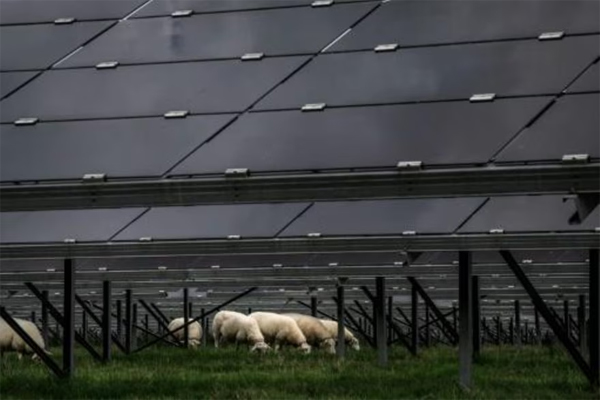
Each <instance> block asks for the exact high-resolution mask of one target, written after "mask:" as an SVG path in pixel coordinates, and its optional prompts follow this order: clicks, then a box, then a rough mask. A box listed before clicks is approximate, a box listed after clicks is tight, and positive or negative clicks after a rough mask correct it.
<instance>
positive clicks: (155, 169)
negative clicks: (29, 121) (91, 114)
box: [0, 115, 232, 181]
mask: <svg viewBox="0 0 600 400" xmlns="http://www.w3.org/2000/svg"><path fill="white" fill-rule="evenodd" d="M231 118H232V117H231V116H227V115H213V116H198V117H188V118H185V119H164V118H162V117H159V118H135V119H118V120H97V121H76V122H49V123H39V124H37V125H34V126H12V125H11V126H4V127H3V128H2V131H1V134H0V135H1V136H0V141H1V142H2V146H0V157H2V169H1V170H0V179H1V180H2V181H22V180H34V179H79V178H81V177H82V176H83V175H84V174H87V173H104V174H106V175H107V177H109V178H111V177H131V176H160V175H162V174H164V173H165V172H166V171H167V170H168V169H169V168H170V167H172V166H173V165H175V163H177V162H178V161H179V160H180V159H182V158H183V157H184V156H185V155H187V154H188V152H189V151H191V149H194V148H195V147H197V146H199V145H200V144H202V142H204V141H205V140H206V139H208V138H209V137H210V136H212V135H213V134H215V133H216V132H217V131H218V130H219V129H220V128H221V127H222V126H224V125H225V124H226V123H227V122H228V121H230V120H231Z"/></svg>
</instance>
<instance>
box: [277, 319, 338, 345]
mask: <svg viewBox="0 0 600 400" xmlns="http://www.w3.org/2000/svg"><path fill="white" fill-rule="evenodd" d="M283 315H285V316H288V317H290V318H292V319H293V320H294V321H296V323H297V324H298V327H299V328H300V330H301V331H302V333H303V334H304V336H305V337H306V340H307V342H308V344H310V345H311V346H313V347H318V348H320V349H324V350H325V351H326V352H328V353H330V354H335V339H334V337H333V335H332V334H331V333H330V332H329V330H328V329H327V328H325V325H323V323H321V321H320V320H319V319H318V318H315V317H312V316H310V315H304V314H293V313H290V314H283Z"/></svg>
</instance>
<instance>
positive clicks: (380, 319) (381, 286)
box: [338, 276, 388, 366]
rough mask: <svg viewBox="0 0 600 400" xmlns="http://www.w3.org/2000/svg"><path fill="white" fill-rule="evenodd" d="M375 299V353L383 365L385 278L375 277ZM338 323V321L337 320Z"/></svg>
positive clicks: (386, 356)
mask: <svg viewBox="0 0 600 400" xmlns="http://www.w3.org/2000/svg"><path fill="white" fill-rule="evenodd" d="M375 292H376V293H375V299H376V302H375V304H373V306H374V309H375V315H376V319H375V325H376V326H377V329H376V332H377V338H376V343H377V354H378V357H377V359H378V362H379V365H381V366H384V365H386V364H387V361H388V354H387V340H386V328H385V327H386V321H385V278H384V277H380V276H378V277H376V278H375ZM338 323H339V321H338Z"/></svg>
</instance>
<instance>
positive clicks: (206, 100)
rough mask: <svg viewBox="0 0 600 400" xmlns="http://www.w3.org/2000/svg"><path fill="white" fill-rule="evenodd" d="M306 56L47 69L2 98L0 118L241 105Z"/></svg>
mask: <svg viewBox="0 0 600 400" xmlns="http://www.w3.org/2000/svg"><path fill="white" fill-rule="evenodd" d="M303 61H305V58H304V57H287V58H274V59H266V60H262V61H260V62H242V61H214V62H200V63H181V64H160V65H143V66H129V67H118V68H116V69H114V70H96V69H87V68H86V69H75V70H52V71H48V72H46V73H45V74H44V75H42V76H41V77H40V78H39V79H36V80H35V81H34V82H32V83H31V84H30V85H27V86H26V87H25V88H23V89H22V90H19V91H18V92H17V93H15V94H14V95H13V96H11V97H9V98H8V99H6V100H5V101H3V104H2V108H3V112H2V121H3V122H11V121H14V120H15V119H17V118H20V117H22V116H23V115H27V116H36V117H38V118H40V119H42V120H44V119H46V120H56V119H84V118H106V117H113V118H114V117H131V116H157V115H163V114H164V113H166V112H168V111H173V110H187V111H190V112H204V113H207V112H234V111H242V110H244V109H245V108H247V107H248V106H250V105H251V104H252V102H254V101H255V100H257V99H258V98H259V96H260V95H262V94H263V93H265V92H266V91H267V90H269V89H270V88H271V87H272V86H274V85H275V84H276V83H277V82H278V81H280V80H281V79H283V78H284V77H285V76H286V75H287V74H289V73H290V72H292V71H293V70H294V69H295V68H297V67H298V66H299V65H300V64H301V63H302V62H303Z"/></svg>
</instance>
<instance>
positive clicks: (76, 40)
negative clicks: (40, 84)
mask: <svg viewBox="0 0 600 400" xmlns="http://www.w3.org/2000/svg"><path fill="white" fill-rule="evenodd" d="M110 24H111V23H110V22H107V21H101V22H79V23H74V24H70V25H53V24H42V25H18V26H3V27H0V38H1V39H0V45H1V46H0V55H1V56H2V57H0V69H2V70H3V71H8V70H29V69H45V68H48V67H50V66H51V65H52V64H54V63H55V62H57V61H58V60H60V59H61V58H63V57H64V56H66V55H67V54H69V53H70V52H72V51H73V50H76V49H77V48H78V47H79V46H81V45H82V44H84V43H85V42H87V41H88V40H90V39H91V38H93V37H94V36H96V35H97V34H99V33H100V32H102V30H104V29H106V28H107V27H108V26H110Z"/></svg>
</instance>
